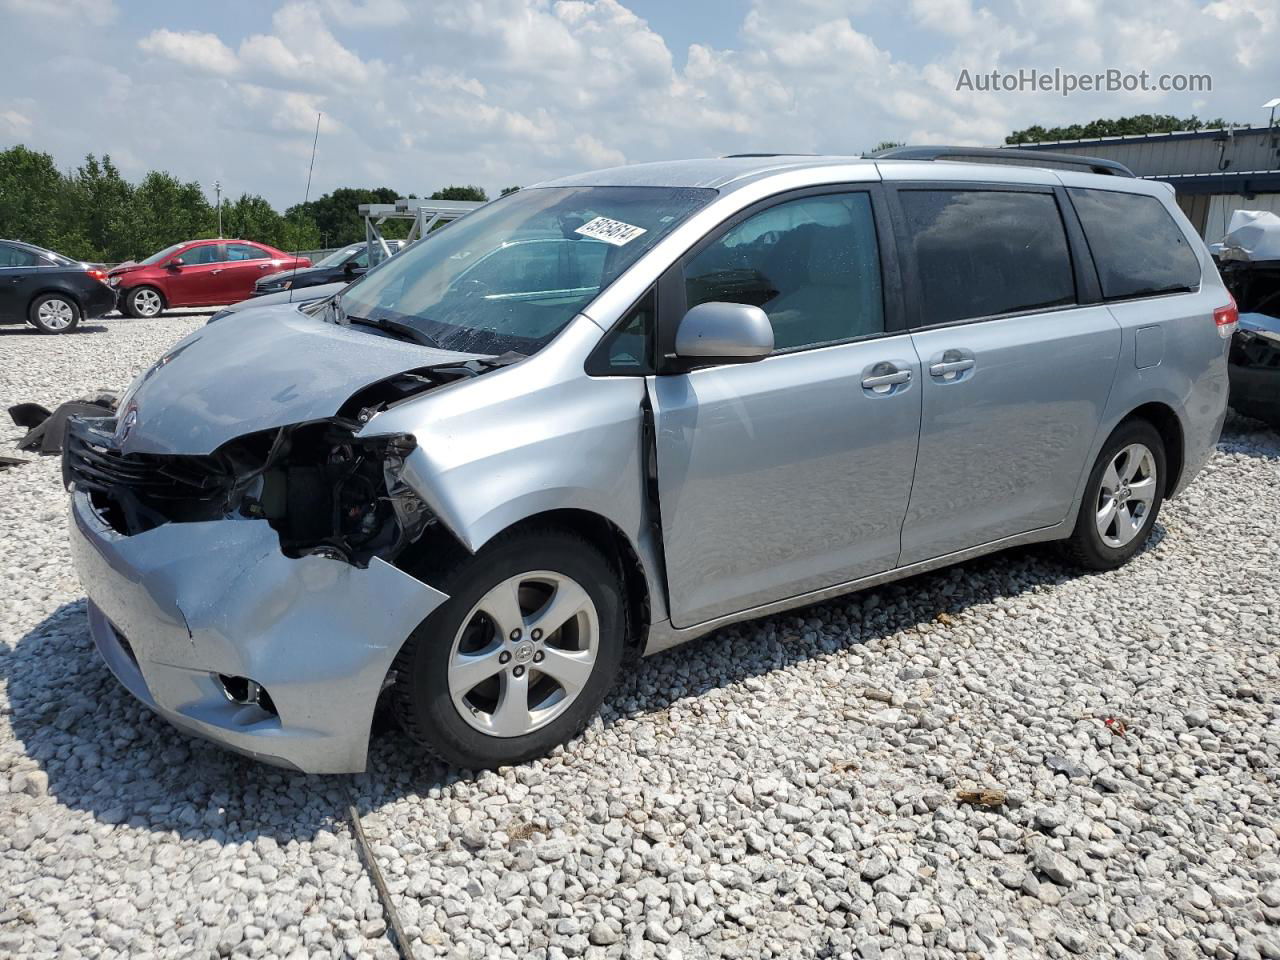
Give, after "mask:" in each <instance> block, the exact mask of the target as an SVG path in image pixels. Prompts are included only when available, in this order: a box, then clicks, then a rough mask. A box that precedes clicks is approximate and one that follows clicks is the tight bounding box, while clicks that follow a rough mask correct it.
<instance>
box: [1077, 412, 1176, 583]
mask: <svg viewBox="0 0 1280 960" xmlns="http://www.w3.org/2000/svg"><path fill="white" fill-rule="evenodd" d="M1165 477H1166V471H1165V454H1164V441H1163V440H1162V439H1161V438H1160V434H1159V432H1158V431H1157V430H1156V428H1155V427H1153V426H1152V425H1151V424H1150V423H1148V422H1147V421H1145V420H1130V421H1129V422H1127V423H1122V424H1121V425H1120V426H1119V427H1117V428H1116V430H1115V432H1114V433H1112V434H1111V436H1110V437H1109V438H1108V440H1107V442H1106V444H1105V445H1104V446H1103V448H1102V452H1101V453H1100V454H1099V455H1098V459H1097V462H1096V463H1094V465H1093V470H1092V471H1091V472H1090V474H1089V482H1088V485H1087V486H1086V487H1085V493H1084V499H1083V500H1082V501H1081V503H1080V513H1079V514H1078V515H1077V517H1076V527H1075V530H1074V531H1073V532H1072V534H1071V539H1069V540H1068V541H1067V543H1066V550H1067V554H1068V555H1069V556H1070V557H1071V559H1073V560H1075V561H1076V562H1077V563H1079V564H1080V565H1081V566H1084V567H1088V568H1089V569H1092V570H1114V569H1115V568H1116V567H1118V566H1120V565H1121V564H1123V563H1125V562H1127V561H1128V560H1129V558H1130V557H1132V556H1133V555H1134V554H1135V553H1137V552H1138V551H1139V550H1140V549H1142V545H1143V544H1145V543H1146V542H1147V538H1148V537H1150V536H1151V529H1152V527H1154V526H1155V522H1156V517H1157V516H1158V515H1159V513H1160V505H1161V504H1162V503H1163V502H1164V492H1165V491H1164V485H1165Z"/></svg>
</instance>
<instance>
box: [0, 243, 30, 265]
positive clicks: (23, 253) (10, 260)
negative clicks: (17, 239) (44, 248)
mask: <svg viewBox="0 0 1280 960" xmlns="http://www.w3.org/2000/svg"><path fill="white" fill-rule="evenodd" d="M37 263H39V258H38V257H37V256H36V255H35V254H34V253H31V252H30V251H28V250H23V249H22V248H21V247H6V246H0V267H34V266H35V265H36V264H37Z"/></svg>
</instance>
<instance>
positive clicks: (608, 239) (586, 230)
mask: <svg viewBox="0 0 1280 960" xmlns="http://www.w3.org/2000/svg"><path fill="white" fill-rule="evenodd" d="M573 232H574V233H580V234H582V235H583V236H584V237H590V238H591V239H592V240H603V241H604V242H605V243H611V244H613V245H614V246H615V247H620V246H622V245H623V244H624V243H630V242H631V241H632V240H634V239H635V238H636V237H638V236H640V234H642V233H644V232H645V229H644V227H635V226H632V225H631V224H629V223H623V222H622V221H621V220H610V219H609V218H608V217H596V218H595V219H594V220H592V221H590V222H588V223H584V224H583V225H582V226H580V227H579V228H578V229H577V230H575V231H573Z"/></svg>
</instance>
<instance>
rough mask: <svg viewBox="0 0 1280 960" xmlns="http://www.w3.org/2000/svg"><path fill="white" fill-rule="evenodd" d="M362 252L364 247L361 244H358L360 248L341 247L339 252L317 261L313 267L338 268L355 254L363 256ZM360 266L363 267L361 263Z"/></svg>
mask: <svg viewBox="0 0 1280 960" xmlns="http://www.w3.org/2000/svg"><path fill="white" fill-rule="evenodd" d="M364 252H365V246H364V244H363V243H362V244H360V246H358V247H343V248H342V249H341V250H335V251H333V253H331V254H329V255H328V256H327V257H325V258H324V259H323V260H317V261H316V262H315V264H314V266H317V267H340V266H342V264H344V263H346V262H347V261H348V260H349V259H351V258H352V257H353V256H355V255H356V254H357V253H361V254H363V253H364ZM361 259H362V261H363V259H365V258H361ZM361 265H362V266H363V262H362V263H361Z"/></svg>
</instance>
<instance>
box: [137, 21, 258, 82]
mask: <svg viewBox="0 0 1280 960" xmlns="http://www.w3.org/2000/svg"><path fill="white" fill-rule="evenodd" d="M138 46H139V47H140V48H141V49H142V50H144V51H145V52H147V53H151V54H155V55H156V56H159V57H165V58H167V59H169V60H172V61H174V62H175V63H179V64H182V65H183V66H186V67H192V68H194V69H196V70H201V71H204V72H206V73H215V74H219V75H221V76H230V75H231V74H233V73H235V72H236V71H237V70H238V69H239V68H240V64H239V61H238V60H237V59H236V54H235V51H234V50H232V49H231V48H230V47H228V46H227V45H226V44H225V43H223V42H222V41H221V40H220V39H218V37H217V35H216V34H212V33H200V32H198V31H194V30H191V31H183V32H178V31H174V30H165V29H163V28H161V29H159V30H152V31H151V32H150V33H149V34H147V35H146V36H145V37H143V38H142V39H141V40H139V41H138Z"/></svg>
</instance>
